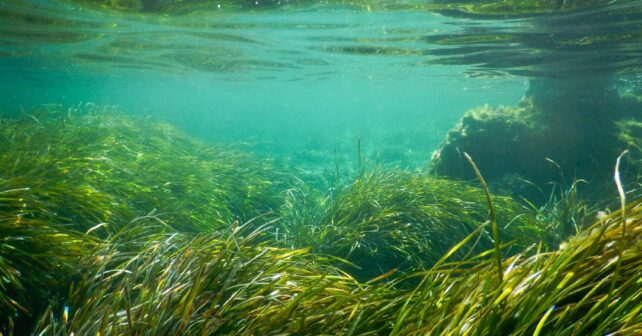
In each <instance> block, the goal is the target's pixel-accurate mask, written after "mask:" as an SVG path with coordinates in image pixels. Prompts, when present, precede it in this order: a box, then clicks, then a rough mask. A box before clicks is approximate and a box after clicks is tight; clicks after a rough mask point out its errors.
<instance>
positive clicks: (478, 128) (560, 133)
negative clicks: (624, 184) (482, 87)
mask: <svg viewBox="0 0 642 336" xmlns="http://www.w3.org/2000/svg"><path fill="white" fill-rule="evenodd" d="M561 100H562V98H560V99H555V101H561ZM537 101H538V100H536V99H535V100H534V99H530V98H525V99H524V100H523V101H522V102H521V103H520V105H519V106H518V107H514V108H513V107H500V108H495V109H493V108H490V107H488V106H484V107H481V108H476V109H473V110H471V111H469V112H467V113H466V114H465V115H464V117H463V118H462V119H461V121H460V122H459V123H458V124H457V125H456V126H455V127H454V128H453V129H452V130H450V131H449V132H448V135H447V136H446V140H445V141H444V143H443V144H442V146H441V147H440V148H439V150H438V151H436V152H435V153H434V154H433V160H432V163H433V166H432V170H433V172H435V173H436V174H438V175H444V176H450V177H454V178H460V179H473V178H475V175H474V173H473V171H472V169H470V167H469V165H468V163H467V161H466V160H465V158H464V156H463V153H464V152H466V153H468V154H470V155H471V157H472V158H473V159H474V160H475V162H476V163H477V165H478V167H479V169H480V170H481V172H482V173H483V175H484V176H485V177H486V178H487V179H488V180H490V181H491V182H498V181H503V180H505V179H506V177H510V176H514V175H519V176H521V177H522V178H523V179H526V180H528V181H530V182H533V183H535V184H537V185H543V184H546V183H548V182H558V181H559V180H560V178H562V179H571V178H581V179H586V180H589V181H591V180H595V181H600V182H602V181H607V180H609V179H610V178H611V175H612V171H613V165H614V163H615V159H616V158H617V156H618V155H619V154H620V153H621V152H622V151H623V150H624V149H626V148H627V147H629V146H630V145H629V144H627V143H625V142H623V141H622V140H621V139H622V137H621V136H619V135H618V126H617V125H616V122H615V120H614V119H613V114H615V113H607V112H610V111H606V108H602V107H600V108H601V109H597V108H593V111H588V110H590V109H592V108H590V107H587V106H592V105H593V104H594V102H576V103H572V102H567V103H564V104H540V105H537V104H535V103H534V102H537ZM555 109H556V110H555ZM567 182H568V181H567ZM513 191H514V192H517V193H520V191H519V190H513Z"/></svg>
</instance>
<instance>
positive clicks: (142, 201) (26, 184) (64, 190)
mask: <svg viewBox="0 0 642 336" xmlns="http://www.w3.org/2000/svg"><path fill="white" fill-rule="evenodd" d="M85 109H88V111H84V112H82V111H81V112H73V111H71V110H70V111H67V110H66V109H65V108H63V107H60V106H54V105H49V106H43V107H40V108H38V109H37V110H34V111H32V112H31V113H29V114H25V115H24V116H22V117H20V118H18V119H15V120H9V119H5V120H2V121H1V122H2V128H1V130H0V149H1V150H2V154H0V167H3V169H2V171H1V172H0V179H3V180H11V181H13V182H12V185H14V188H19V187H22V188H29V191H28V192H27V193H26V198H25V199H26V200H27V202H28V203H30V204H31V206H32V207H33V208H34V211H33V212H32V213H31V214H30V215H31V216H33V217H39V218H46V219H47V220H49V221H51V222H52V223H60V224H70V225H73V226H74V228H75V229H77V230H78V231H81V232H84V231H86V230H88V229H90V228H93V227H94V226H96V225H100V228H96V230H97V232H99V233H104V232H105V231H107V232H109V231H110V230H117V229H118V226H120V225H124V224H126V223H129V222H130V221H131V220H132V219H133V218H136V217H138V216H141V215H144V214H148V213H156V214H158V215H159V218H162V219H164V220H166V221H167V222H168V223H172V225H174V227H175V228H176V229H179V230H184V231H207V230H215V229H219V228H224V227H226V226H228V225H229V224H230V223H232V222H234V221H241V222H245V221H248V220H249V219H252V218H254V217H257V216H261V215H265V214H267V213H269V212H271V211H272V209H276V208H278V207H279V206H280V200H281V198H280V195H279V194H280V192H281V189H282V188H283V185H284V184H285V176H286V175H285V174H278V173H277V172H276V170H275V169H274V167H272V166H271V164H270V162H269V161H267V160H259V159H257V158H255V157H254V156H252V155H249V154H246V153H241V152H238V151H234V150H231V149H228V148H223V147H216V146H206V145H204V144H202V143H200V142H198V141H196V140H194V139H191V138H189V137H188V136H186V135H184V134H182V133H181V132H180V131H178V130H177V129H175V128H173V127H171V126H170V125H168V124H163V123H157V122H153V121H151V120H145V119H142V118H139V119H136V118H130V117H126V116H124V115H121V114H119V113H117V112H115V111H110V110H109V108H108V107H93V106H88V107H85Z"/></svg>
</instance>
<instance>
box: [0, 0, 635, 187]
mask: <svg viewBox="0 0 642 336" xmlns="http://www.w3.org/2000/svg"><path fill="white" fill-rule="evenodd" d="M533 3H535V4H538V5H532V4H531V3H530V2H529V1H527V0H520V1H515V2H514V3H513V2H508V3H506V2H495V1H463V2H452V1H451V2H449V1H434V2H430V1H429V2H422V1H383V2H344V1H340V2H305V1H302V2H283V3H281V2H255V3H254V2H251V1H236V2H234V1H231V2H217V1H190V2H180V1H178V2H172V1H142V2H136V1H130V2H122V1H121V2H118V1H111V2H109V1H87V2H84V1H25V0H12V1H4V2H2V4H1V5H0V15H2V17H3V21H4V23H5V24H3V28H2V31H1V36H2V39H1V41H0V55H2V58H1V59H0V73H1V76H2V81H1V82H0V90H2V92H3V93H4V94H3V96H2V99H1V100H0V108H2V110H3V111H4V112H5V114H8V115H16V114H19V113H21V112H20V111H28V110H29V109H30V108H32V107H33V106H38V105H40V104H45V103H54V104H62V105H65V106H71V107H74V106H76V107H78V106H80V105H82V104H87V103H90V104H96V105H113V106H116V107H117V108H118V109H121V110H122V111H124V112H125V113H128V114H132V115H145V116H152V117H154V118H156V119H158V120H162V121H168V122H170V123H172V124H174V125H176V126H178V127H179V128H181V129H183V130H185V131H186V132H187V133H189V134H191V135H194V136H196V137H198V138H201V139H204V140H206V141H210V142H222V143H232V144H235V145H238V146H240V147H242V148H244V149H248V150H251V151H254V152H257V153H260V154H266V155H269V156H272V157H275V158H277V159H279V160H283V161H285V162H288V163H291V164H294V165H299V164H303V165H304V166H307V168H311V167H317V168H318V167H320V166H324V167H325V166H327V165H330V166H332V164H333V163H332V162H333V161H334V160H336V157H337V156H339V157H341V158H343V159H345V160H351V159H352V160H354V159H355V156H356V155H355V154H354V153H355V147H356V145H355V143H356V142H360V146H361V148H362V149H363V151H364V153H365V156H366V157H368V158H370V161H373V162H378V163H381V162H384V163H391V164H392V165H398V166H401V167H406V168H427V167H429V165H430V161H431V154H432V153H433V152H434V151H435V150H437V149H438V148H439V146H440V144H442V143H443V142H444V139H445V136H446V133H447V131H448V130H449V129H451V128H452V127H453V126H455V125H456V123H457V122H458V120H459V119H460V118H461V117H462V116H463V115H464V113H465V112H466V111H467V110H470V109H472V108H475V107H480V106H484V105H489V106H491V107H498V106H516V105H517V104H518V103H519V102H520V100H521V99H522V98H523V97H524V96H525V95H526V97H534V99H536V100H537V101H536V102H535V105H536V108H539V109H547V110H550V111H552V113H553V114H557V115H561V116H564V115H576V114H581V113H584V112H580V111H587V110H591V111H593V110H595V111H597V112H596V113H597V114H603V115H606V114H609V113H611V112H608V111H610V110H613V109H617V110H618V112H617V113H619V114H621V113H622V112H621V111H620V110H623V109H625V110H626V113H624V114H626V115H630V114H633V115H639V113H640V111H639V105H634V108H630V107H629V105H626V104H628V103H626V104H624V105H625V108H621V107H617V108H613V107H612V106H614V105H617V104H619V103H617V104H616V103H613V102H611V101H610V100H609V99H610V98H609V97H614V96H615V95H621V94H625V93H630V94H631V95H633V96H639V87H640V85H639V82H640V78H639V76H640V71H639V70H640V66H641V63H642V57H640V56H641V55H642V46H641V44H642V42H641V40H640V31H642V24H641V21H642V20H641V19H640V15H641V14H640V13H641V10H640V7H641V6H640V2H639V1H595V2H583V1H564V2H537V1H535V2H533ZM537 83H540V84H537ZM593 83H597V84H595V85H593ZM529 85H530V86H531V87H533V90H531V91H527V88H528V87H529ZM613 92H615V94H613ZM601 95H604V96H605V97H606V98H604V99H602V98H599V97H600V96H601ZM596 97H597V98H596ZM611 100H612V99H611ZM616 100H617V101H618V102H619V99H616ZM607 101H608V102H607ZM586 102H588V103H586ZM602 102H604V103H602ZM79 104H80V105H79ZM546 106H548V107H546ZM618 106H619V105H618ZM595 111H594V112H595ZM591 113H593V112H591ZM587 114H590V113H588V112H587ZM618 118H619V117H618ZM591 119H592V118H583V119H581V120H583V121H582V122H584V121H588V122H589V123H590V122H591ZM550 122H554V123H559V124H564V123H566V124H576V123H578V121H577V118H575V119H573V118H569V119H568V120H561V121H557V122H555V121H545V122H544V124H545V123H550ZM596 122H598V123H599V122H600V121H596ZM572 133H573V132H572ZM574 133H580V135H578V136H577V137H576V138H578V139H569V140H567V141H568V142H569V143H572V142H579V144H578V145H577V147H578V148H579V151H580V152H581V151H585V150H586V149H585V148H581V147H582V146H585V147H587V148H590V147H592V146H593V145H591V144H588V145H583V144H582V143H584V142H586V141H584V140H582V139H583V138H587V137H591V135H582V134H583V131H578V132H574ZM547 141H548V142H553V143H554V142H559V141H561V140H559V139H553V138H551V139H549V140H547ZM600 141H601V140H600ZM500 142H501V141H500ZM462 146H463V145H462ZM464 147H465V146H464ZM464 147H462V148H461V151H462V152H463V151H466V150H468V151H472V152H474V150H473V149H466V148H464ZM522 147H523V146H522ZM515 150H523V149H520V148H517V149H515V148H512V149H507V151H515ZM490 153H491V155H499V154H493V152H492V151H491V152H490ZM476 155H479V153H476ZM569 155H570V154H569V153H566V152H565V153H561V154H555V153H552V154H551V153H544V154H543V155H542V157H539V160H540V162H541V161H542V160H544V157H546V156H548V157H551V158H552V159H553V160H556V161H560V160H564V158H565V157H568V156H569ZM573 155H574V154H573ZM605 159H607V160H609V161H610V162H613V161H614V159H615V158H614V155H612V154H609V155H608V157H605ZM509 160H510V159H509ZM574 160H575V159H574ZM578 160H579V159H577V160H575V161H573V162H570V163H568V164H567V165H565V164H564V163H562V166H563V168H564V169H565V170H568V171H573V170H575V167H577V166H582V163H581V162H579V161H581V160H579V161H578ZM599 160H602V158H600V159H599ZM576 161H577V162H576ZM594 161H595V160H594ZM482 166H485V165H482ZM482 168H486V169H488V170H492V169H491V168H488V167H482ZM538 169H542V168H538ZM591 169H598V170H599V169H601V168H594V167H593V168H591ZM501 173H502V174H503V173H504V172H501ZM509 173H512V172H511V171H509ZM491 174H492V172H491ZM530 175H533V174H530ZM530 175H528V174H527V176H526V177H527V178H528V177H531V176H530ZM579 177H583V176H581V174H580V176H579Z"/></svg>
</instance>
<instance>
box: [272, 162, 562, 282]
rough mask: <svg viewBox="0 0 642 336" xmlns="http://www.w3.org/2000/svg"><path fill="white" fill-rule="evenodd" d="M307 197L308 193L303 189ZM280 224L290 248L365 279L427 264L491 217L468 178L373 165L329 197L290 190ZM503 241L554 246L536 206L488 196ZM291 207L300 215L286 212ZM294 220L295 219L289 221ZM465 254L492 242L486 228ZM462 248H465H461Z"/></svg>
mask: <svg viewBox="0 0 642 336" xmlns="http://www.w3.org/2000/svg"><path fill="white" fill-rule="evenodd" d="M307 194H309V193H307ZM291 198H292V200H290V201H286V203H285V204H286V205H287V211H286V215H284V219H283V220H282V221H281V223H280V229H281V235H280V239H281V240H285V241H286V244H289V246H297V247H312V248H313V251H314V252H317V253H324V254H329V255H333V256H335V257H339V258H341V259H345V260H347V261H349V262H350V263H352V265H350V264H344V265H343V266H344V269H346V270H347V271H348V272H349V273H350V274H352V275H353V276H355V277H356V278H357V279H359V280H370V279H372V278H375V277H377V276H379V275H382V274H385V273H387V272H389V271H391V270H393V269H397V270H398V271H400V270H402V269H403V270H405V271H407V270H409V269H415V270H419V269H425V268H426V267H430V265H432V264H433V263H434V262H436V261H437V260H439V258H440V257H441V256H442V255H443V254H444V253H446V252H447V251H448V250H449V249H450V248H452V246H454V245H456V244H457V243H459V242H460V241H461V240H462V239H464V238H465V237H466V236H467V235H469V234H470V233H471V232H473V231H475V230H477V229H478V228H479V227H480V226H482V225H484V223H485V222H486V221H487V220H488V219H489V218H488V208H487V205H486V199H485V196H484V192H483V191H482V190H481V189H479V188H476V187H473V186H470V185H469V184H467V183H465V182H458V181H452V180H447V179H443V178H436V177H434V176H430V175H426V174H422V173H411V172H407V171H402V170H383V169H381V168H373V169H371V170H368V171H365V172H364V173H363V174H361V175H359V176H358V177H357V178H356V179H355V180H354V181H353V182H352V183H350V184H348V185H346V186H345V187H343V188H341V190H339V191H338V192H337V194H336V196H335V198H333V199H326V200H322V201H321V202H320V201H319V199H320V198H319V196H318V195H317V196H314V194H310V196H308V197H306V193H305V192H297V193H293V194H291ZM492 200H493V203H494V204H495V207H496V209H497V218H498V222H499V225H500V226H501V228H502V230H501V240H502V242H505V243H511V244H513V245H514V246H511V247H505V248H506V251H505V252H506V253H514V252H515V251H519V250H521V249H522V248H523V247H525V246H529V245H531V244H533V243H538V242H540V241H545V242H546V243H547V244H549V243H552V241H551V236H550V235H549V233H548V232H547V230H546V227H545V225H544V224H542V223H541V222H538V221H537V220H536V219H535V211H534V210H533V209H532V208H531V207H529V206H527V205H525V204H520V203H519V202H516V201H514V200H512V199H511V198H509V197H500V196H495V197H493V199H492ZM287 212H295V213H297V214H298V215H299V216H298V217H297V216H289V215H287ZM293 217H294V218H293ZM467 246H468V247H469V250H465V252H462V253H458V254H457V256H458V257H460V258H463V257H464V256H465V255H467V254H470V253H472V254H473V255H475V254H477V253H479V252H481V251H484V250H486V249H489V248H491V247H492V246H493V239H492V236H491V234H490V228H489V229H488V230H483V231H482V233H481V234H480V235H479V237H478V239H477V240H476V241H475V242H474V244H470V245H467ZM462 251H464V249H463V250H462Z"/></svg>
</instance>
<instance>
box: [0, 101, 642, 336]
mask: <svg viewBox="0 0 642 336" xmlns="http://www.w3.org/2000/svg"><path fill="white" fill-rule="evenodd" d="M0 123H1V126H2V127H1V128H0V167H1V169H0V277H1V280H2V281H1V282H0V316H1V320H0V327H1V331H2V334H5V335H9V334H12V333H13V334H18V335H22V334H38V335H70V334H71V333H73V334H75V335H205V334H206V335H211V334H222V335H390V334H392V335H419V334H421V335H425V334H431V335H463V334H466V335H605V334H609V335H636V334H640V333H642V314H640V311H641V309H642V278H641V275H640V274H642V245H641V243H640V242H641V241H642V239H641V238H642V237H641V235H642V204H640V200H639V198H638V197H636V196H634V195H636V193H631V194H629V199H628V200H625V201H624V202H623V203H624V205H623V206H622V207H621V209H620V210H617V211H600V212H597V211H592V210H587V209H589V208H590V206H587V205H586V204H583V203H581V202H580V201H577V200H576V197H577V195H576V194H575V191H574V189H572V188H571V189H569V191H568V192H567V193H566V194H564V193H562V194H561V197H560V198H558V199H556V200H553V199H552V200H551V202H549V204H547V205H546V206H545V207H543V208H541V209H537V208H535V207H534V206H532V205H529V204H528V203H525V202H522V201H518V200H514V199H511V198H508V197H504V196H492V197H491V203H492V205H493V207H494V210H495V211H494V212H495V216H489V211H488V204H487V200H486V197H485V194H484V190H482V189H480V188H478V187H476V183H472V182H471V183H466V182H460V181H451V180H446V179H441V178H437V177H435V176H430V175H427V174H424V173H421V172H408V171H402V170H396V169H384V168H364V169H362V170H360V171H359V172H358V173H357V174H355V176H354V177H353V178H350V179H348V181H347V182H345V183H344V182H340V181H336V182H331V183H329V184H328V185H332V187H331V189H330V190H315V189H314V188H312V187H309V186H306V185H305V184H304V183H303V182H301V180H299V179H297V178H296V177H295V176H293V175H292V174H291V173H290V172H288V171H287V169H284V168H280V167H278V166H276V165H275V164H273V163H271V162H270V161H268V160H266V159H263V158H259V157H257V156H255V155H253V154H248V153H242V152H239V151H236V150H232V149H230V148H226V147H220V146H212V145H206V144H204V143H201V142H199V141H197V140H194V139H191V138H190V137H188V136H186V135H184V134H182V133H181V132H179V131H178V130H176V129H174V128H172V127H171V126H169V125H166V124H162V123H158V122H155V121H153V120H148V119H143V118H132V117H127V116H124V115H121V114H119V113H117V112H115V111H111V110H110V109H107V108H95V107H94V108H85V111H84V112H82V113H80V112H77V111H68V110H65V109H62V108H60V107H57V106H46V107H43V108H40V109H38V110H36V111H33V112H32V113H30V114H26V115H24V116H22V117H20V118H16V119H10V120H9V119H4V120H1V121H0ZM614 190H615V188H614ZM565 195H566V196H568V197H566V198H565ZM616 195H617V193H616V192H615V191H614V195H612V196H613V197H614V196H616ZM615 208H616V209H617V206H616V207H615ZM495 223H496V227H497V228H498V229H499V230H498V231H499V232H498V233H499V240H498V241H496V240H495V239H494V238H493V234H492V228H493V226H494V225H495ZM586 223H588V224H586ZM569 228H572V229H569ZM566 232H569V233H568V235H571V236H570V237H567V236H566V235H567V234H566ZM562 233H563V234H562ZM496 256H499V258H500V260H499V261H500V263H499V264H498V263H497V259H495V257H496ZM498 270H499V271H500V272H498Z"/></svg>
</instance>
